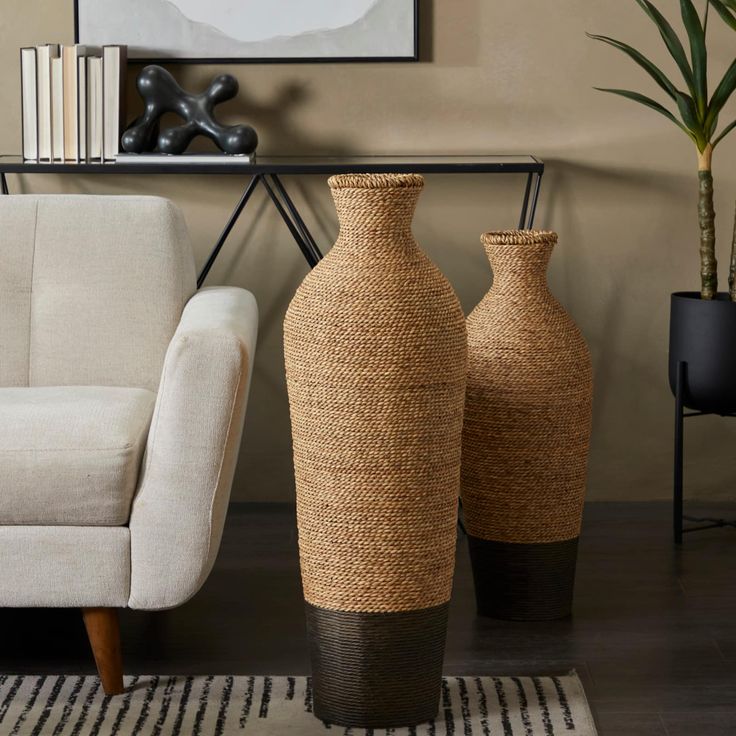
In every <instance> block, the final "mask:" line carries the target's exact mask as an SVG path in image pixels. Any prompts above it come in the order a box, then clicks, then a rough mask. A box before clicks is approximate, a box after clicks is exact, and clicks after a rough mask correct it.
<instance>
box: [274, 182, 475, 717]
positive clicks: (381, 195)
mask: <svg viewBox="0 0 736 736" xmlns="http://www.w3.org/2000/svg"><path fill="white" fill-rule="evenodd" d="M329 185H330V187H331V189H332V195H333V197H334V200H335V204H336V206H337V213H338V218H339V221H340V234H339V237H338V240H337V242H336V243H335V245H334V247H333V248H332V250H331V251H330V252H329V254H328V255H327V256H326V257H325V258H324V259H323V260H322V261H321V262H320V264H319V265H318V266H317V267H316V268H315V269H314V270H313V271H312V272H311V273H310V274H309V275H308V276H307V278H306V279H305V280H304V282H303V283H302V285H301V286H300V287H299V289H298V291H297V293H296V296H295V297H294V299H293V301H292V302H291V305H290V306H289V309H288V312H287V315H286V320H285V323H284V349H285V358H286V377H287V384H288V391H289V403H290V408H291V417H292V434H293V443H294V466H295V472H296V488H297V514H298V526H299V552H300V561H301V572H302V582H303V587H304V597H305V599H306V615H307V627H308V636H309V644H310V654H311V661H312V677H313V694H314V713H315V715H316V716H317V717H318V718H321V719H323V720H325V721H328V722H330V723H335V724H339V725H344V726H359V727H365V728H382V727H383V728H385V727H394V726H403V725H412V724H416V723H420V722H422V721H425V720H428V719H431V718H433V717H434V716H435V715H436V713H437V711H438V705H439V698H440V691H441V674H442V659H443V653H444V644H445V633H446V625H447V611H448V601H449V599H450V590H451V586H452V576H453V570H454V557H455V539H456V514H457V497H458V492H459V484H460V446H461V438H462V415H463V404H464V395H465V378H466V357H467V345H466V332H465V320H464V318H463V314H462V311H461V308H460V305H459V303H458V301H457V298H456V296H455V294H454V292H453V290H452V288H451V287H450V285H449V283H448V282H447V280H446V279H445V278H444V277H443V276H442V275H441V273H440V272H439V271H438V270H437V268H436V267H435V266H434V265H433V264H432V263H431V261H430V260H429V259H428V258H427V257H426V256H425V255H424V253H423V252H422V251H421V250H420V249H419V247H418V245H417V243H416V241H415V240H414V237H413V236H412V233H411V220H412V216H413V213H414V208H415V206H416V202H417V198H418V197H419V193H420V191H421V189H422V186H423V179H422V178H421V177H420V176H413V175H401V176H398V175H395V176H394V175H345V176H334V177H332V178H331V179H330V180H329Z"/></svg>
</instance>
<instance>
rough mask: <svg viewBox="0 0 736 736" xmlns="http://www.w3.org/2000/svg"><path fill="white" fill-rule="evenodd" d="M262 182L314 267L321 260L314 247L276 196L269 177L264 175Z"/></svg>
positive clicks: (308, 261) (300, 248)
mask: <svg viewBox="0 0 736 736" xmlns="http://www.w3.org/2000/svg"><path fill="white" fill-rule="evenodd" d="M261 183H262V184H263V186H264V187H265V188H266V191H267V192H268V196H269V197H271V201H272V202H273V203H274V206H275V207H276V209H277V210H278V212H279V214H280V215H281V219H282V220H283V221H284V222H285V223H286V226H287V227H288V228H289V232H290V233H291V236H292V237H293V238H294V240H295V241H296V244H297V245H298V246H299V250H301V252H302V255H303V256H304V257H305V258H306V259H307V263H308V264H309V266H310V268H314V267H315V266H316V265H317V263H318V262H319V259H318V258H317V257H316V255H315V254H314V253H312V249H311V247H310V245H309V243H307V241H306V240H305V239H304V238H303V237H302V234H301V233H300V232H299V228H298V227H297V226H296V225H295V224H294V222H293V221H292V219H291V218H290V217H289V213H288V212H287V211H286V210H285V209H284V205H282V204H281V201H280V200H279V198H278V197H277V196H276V192H274V190H273V187H272V186H271V185H270V184H269V182H268V179H266V178H265V177H264V178H263V179H261Z"/></svg>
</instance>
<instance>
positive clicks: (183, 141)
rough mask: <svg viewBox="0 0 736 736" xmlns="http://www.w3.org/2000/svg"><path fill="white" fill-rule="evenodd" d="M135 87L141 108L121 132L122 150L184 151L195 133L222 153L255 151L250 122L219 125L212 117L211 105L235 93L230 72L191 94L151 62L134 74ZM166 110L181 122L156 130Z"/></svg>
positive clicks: (235, 86) (174, 152)
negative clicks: (203, 137)
mask: <svg viewBox="0 0 736 736" xmlns="http://www.w3.org/2000/svg"><path fill="white" fill-rule="evenodd" d="M136 86H137V87H138V92H140V95H141V97H142V98H143V101H144V103H145V110H144V112H143V115H141V116H140V117H139V118H137V119H136V120H134V121H133V123H131V125H130V127H128V129H127V130H126V131H125V133H123V137H122V139H121V144H122V147H123V150H124V151H127V152H128V153H143V152H144V151H154V150H158V151H159V152H160V153H173V154H178V153H184V151H186V149H187V146H188V145H189V144H190V143H191V142H192V139H193V138H195V137H196V136H198V135H204V136H207V137H208V138H210V139H211V140H212V141H214V143H215V145H217V147H218V148H220V150H222V151H224V152H225V153H230V154H240V155H243V154H250V153H253V151H255V150H256V146H257V145H258V135H257V134H256V131H255V130H253V128H252V127H251V126H250V125H230V126H228V125H221V124H220V123H218V122H217V120H215V117H214V111H213V109H214V106H215V105H217V104H219V103H221V102H225V101H226V100H230V99H232V98H233V97H235V95H236V94H238V80H237V79H235V77H233V76H232V75H230V74H220V75H219V76H217V77H215V78H214V79H213V80H212V82H211V84H210V86H209V87H208V88H207V89H206V90H205V91H204V92H202V93H201V94H198V95H194V94H190V93H189V92H185V91H184V90H183V89H182V88H181V87H180V86H179V85H178V84H177V82H176V80H175V79H174V77H172V76H171V74H170V73H169V72H168V71H166V69H164V68H163V67H160V66H156V65H155V64H151V65H149V66H146V67H144V69H143V71H141V73H140V74H139V75H138V80H137V81H136ZM167 112H173V113H176V114H177V115H179V116H180V117H182V118H183V119H184V121H185V122H184V123H183V124H182V125H177V126H176V127H173V128H168V129H166V130H163V131H161V132H159V128H160V126H159V121H160V119H161V116H162V115H163V114H164V113H167Z"/></svg>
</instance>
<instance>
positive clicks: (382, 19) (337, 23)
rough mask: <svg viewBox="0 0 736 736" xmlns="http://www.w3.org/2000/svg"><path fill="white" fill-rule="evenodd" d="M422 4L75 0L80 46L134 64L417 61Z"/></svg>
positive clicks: (399, 0)
mask: <svg viewBox="0 0 736 736" xmlns="http://www.w3.org/2000/svg"><path fill="white" fill-rule="evenodd" d="M416 6H417V0H76V6H75V7H76V26H77V32H76V35H77V41H78V42H79V43H88V44H95V45H102V44H116V43H117V44H127V46H128V58H131V59H171V60H185V59H187V60H199V59H202V60H206V59H229V60H242V61H253V60H295V61H296V60H300V59H301V60H326V59H414V58H416V53H417V49H416V35H417V34H416V28H417V17H416Z"/></svg>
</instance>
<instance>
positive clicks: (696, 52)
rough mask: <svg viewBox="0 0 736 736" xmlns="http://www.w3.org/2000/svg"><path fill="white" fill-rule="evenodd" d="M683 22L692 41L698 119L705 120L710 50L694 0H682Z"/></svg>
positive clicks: (694, 95)
mask: <svg viewBox="0 0 736 736" xmlns="http://www.w3.org/2000/svg"><path fill="white" fill-rule="evenodd" d="M680 11H681V12H682V22H683V23H684V24H685V30H686V31H687V36H688V39H689V41H690V58H691V59H692V63H693V79H694V82H695V92H694V93H693V97H694V98H695V106H696V109H697V111H698V119H699V120H701V121H702V120H705V113H706V110H707V108H708V52H707V51H706V48H705V29H704V28H703V26H702V25H701V23H700V17H699V16H698V11H697V10H696V9H695V6H694V5H693V3H692V0H680Z"/></svg>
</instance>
